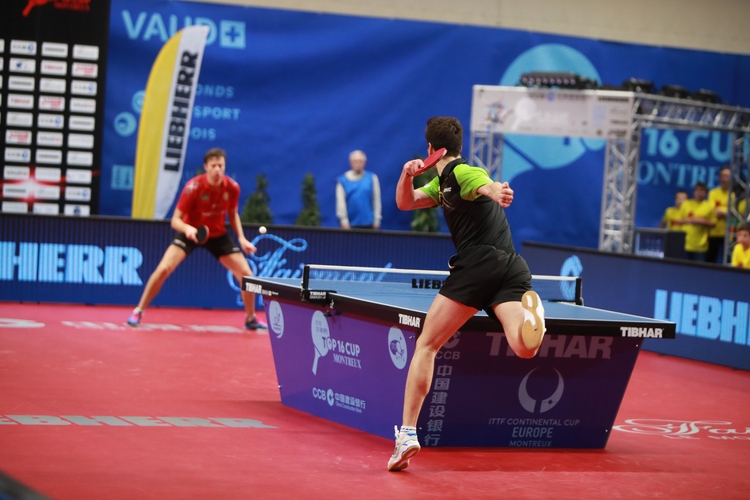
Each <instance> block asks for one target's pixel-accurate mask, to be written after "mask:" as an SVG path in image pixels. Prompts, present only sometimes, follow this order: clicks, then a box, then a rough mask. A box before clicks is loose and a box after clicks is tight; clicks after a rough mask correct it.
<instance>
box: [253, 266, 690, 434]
mask: <svg viewBox="0 0 750 500" xmlns="http://www.w3.org/2000/svg"><path fill="white" fill-rule="evenodd" d="M394 276H395V278H396V279H395V280H394V281H390V280H391V279H392V278H393V277H394ZM446 277H447V273H445V272H442V271H423V270H411V269H408V270H393V269H379V268H374V269H371V268H344V267H334V266H313V265H310V266H305V269H304V275H303V278H302V280H300V279H298V278H297V279H291V278H278V277H245V278H244V279H243V290H245V291H248V292H254V293H257V294H259V295H261V296H262V297H263V302H264V307H265V311H266V316H267V319H268V323H269V334H270V338H271V346H272V350H273V356H274V362H275V365H276V374H277V378H278V383H279V392H280V394H281V401H282V404H284V405H286V406H289V407H292V408H295V409H297V410H301V411H304V412H307V413H310V414H312V415H315V416H318V417H321V418H324V419H328V420H331V421H334V422H337V423H340V424H343V425H346V426H349V427H352V428H355V429H359V430H362V431H365V432H368V433H371V434H375V435H378V436H382V437H386V438H392V437H393V426H394V425H396V424H400V423H401V411H402V405H403V392H404V386H405V382H406V374H407V370H408V367H409V361H410V360H411V356H412V354H413V352H414V346H415V342H416V338H417V336H418V335H419V333H420V331H421V327H422V325H423V324H424V320H425V316H426V313H427V310H428V308H429V306H430V304H431V303H432V300H433V299H434V297H435V295H436V294H437V293H438V291H439V289H440V286H441V285H442V282H443V280H444V279H445V278H446ZM532 286H533V287H534V289H536V290H537V291H538V293H539V294H540V296H541V297H542V299H543V304H544V308H545V316H546V326H547V333H546V335H545V337H544V340H543V342H542V345H541V347H540V349H539V352H538V353H537V356H535V357H534V358H532V359H520V358H518V357H517V356H515V354H514V353H513V351H512V350H511V349H510V347H509V346H508V343H507V340H506V339H505V336H504V334H503V333H502V327H501V325H500V324H499V323H498V322H497V321H495V320H494V319H491V318H489V317H488V316H487V315H486V314H485V313H484V312H479V313H477V314H476V315H475V316H474V317H473V318H471V319H470V320H469V321H468V322H467V323H466V324H465V325H464V326H463V327H462V328H461V329H459V331H458V332H456V334H455V335H454V336H453V337H452V338H451V339H450V340H449V341H448V342H447V343H446V344H445V345H444V346H443V348H442V349H441V350H440V351H439V352H438V353H437V356H436V360H435V371H434V376H433V381H432V386H431V388H430V392H429V394H428V395H427V398H426V399H425V403H424V406H423V408H422V412H421V414H420V417H419V421H418V429H419V436H420V442H421V443H422V445H423V446H471V447H522V448H604V447H605V446H606V443H607V439H608V438H609V434H610V431H611V429H612V425H613V424H614V421H615V417H616V415H617V411H618V409H619V406H620V403H621V401H622V398H623V396H624V394H625V389H626V387H627V384H628V381H629V379H630V375H631V373H632V370H633V367H634V365H635V361H636V359H637V357H638V352H639V351H640V348H641V344H642V342H643V338H663V339H670V338H674V336H675V325H674V323H670V322H666V321H660V320H654V319H651V318H644V317H640V316H634V315H630V314H623V313H617V312H612V311H605V310H601V309H595V308H590V307H585V306H584V305H583V300H582V296H581V289H582V282H581V279H580V278H577V279H576V278H570V279H566V278H560V277H534V279H533V281H532ZM555 291H557V293H555Z"/></svg>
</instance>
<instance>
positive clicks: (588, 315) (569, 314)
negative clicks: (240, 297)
mask: <svg viewBox="0 0 750 500" xmlns="http://www.w3.org/2000/svg"><path fill="white" fill-rule="evenodd" d="M245 279H246V280H248V281H250V282H252V283H257V284H260V285H261V286H264V290H268V291H269V293H266V292H264V295H273V294H278V293H279V291H286V293H285V294H284V295H286V296H287V298H290V297H296V298H297V299H298V300H299V298H300V294H301V290H302V286H301V280H300V279H299V278H270V277H246V278H245ZM309 288H310V290H325V291H328V292H329V293H328V296H329V297H330V299H331V303H332V304H333V306H332V307H333V308H334V309H338V308H339V307H346V306H353V305H359V306H360V307H357V308H356V310H357V311H363V310H364V309H365V308H366V309H371V310H372V311H374V312H375V313H376V314H377V312H378V311H383V310H385V309H393V310H395V311H400V312H402V313H406V314H409V313H414V314H418V315H420V316H422V317H423V316H424V315H425V314H426V313H427V311H428V309H429V307H430V305H431V304H432V301H433V299H434V298H435V295H436V294H437V293H438V290H429V289H428V290H425V289H412V288H411V287H410V286H409V285H408V284H406V285H405V284H402V283H383V282H359V281H343V280H340V281H320V280H311V282H310V285H309ZM271 290H275V291H273V292H271ZM290 293H291V294H292V295H290ZM542 302H543V305H544V310H545V318H546V322H547V327H548V329H549V328H550V327H553V326H561V325H564V326H567V327H575V326H584V325H585V326H590V325H594V324H597V325H602V324H608V325H610V326H617V328H616V329H614V330H612V331H611V332H610V333H609V334H610V335H612V336H620V333H618V332H620V329H619V327H620V326H627V327H631V328H633V327H635V328H646V329H648V328H661V329H662V335H663V337H662V338H674V329H675V325H674V323H669V322H666V321H663V320H656V319H653V318H647V317H643V316H636V315H632V314H626V313H620V312H614V311H608V310H604V309H597V308H593V307H587V306H581V305H576V304H573V303H569V302H558V301H549V300H544V296H542ZM488 322H492V323H495V321H494V320H492V319H490V318H489V317H488V316H487V314H486V313H485V312H484V311H479V312H478V313H477V314H476V316H475V317H474V318H473V320H470V321H469V322H468V323H467V325H469V326H471V324H472V323H474V324H476V328H470V329H471V330H474V329H476V330H478V331H488V330H487V329H486V328H487V324H488ZM477 323H481V325H480V324H477ZM465 328H466V327H464V329H465ZM495 329H497V326H495Z"/></svg>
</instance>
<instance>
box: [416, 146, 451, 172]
mask: <svg viewBox="0 0 750 500" xmlns="http://www.w3.org/2000/svg"><path fill="white" fill-rule="evenodd" d="M446 152H447V150H446V149H445V148H440V149H438V150H437V151H435V152H434V153H432V154H431V155H430V156H428V157H427V158H425V159H424V165H422V166H421V167H419V168H418V169H417V170H416V172H414V177H416V176H418V175H419V174H423V173H425V172H426V171H428V170H429V169H431V168H432V167H434V166H435V164H436V163H437V162H439V161H440V160H442V159H443V156H445V153H446Z"/></svg>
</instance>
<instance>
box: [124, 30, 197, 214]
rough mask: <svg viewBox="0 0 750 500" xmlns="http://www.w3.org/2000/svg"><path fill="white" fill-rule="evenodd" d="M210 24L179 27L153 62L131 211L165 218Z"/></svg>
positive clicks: (140, 130)
mask: <svg viewBox="0 0 750 500" xmlns="http://www.w3.org/2000/svg"><path fill="white" fill-rule="evenodd" d="M208 32H209V28H208V27H207V26H190V27H187V28H185V29H183V30H180V31H178V32H177V33H175V35H174V36H173V37H172V38H170V39H169V40H168V41H167V43H165V44H164V47H162V49H161V51H160V52H159V55H158V56H157V57H156V60H155V61H154V65H153V67H152V68H151V74H150V75H149V77H148V83H147V84H146V92H145V94H144V96H143V107H142V110H141V120H140V123H139V125H138V143H137V146H136V152H135V178H134V180H133V207H132V216H133V217H134V218H138V219H163V218H165V217H166V216H167V213H168V212H169V209H170V208H171V206H172V203H173V202H174V199H175V196H176V194H177V190H178V188H179V185H180V180H181V177H182V167H183V164H184V160H185V152H186V150H187V144H188V139H189V137H190V118H191V116H192V114H193V103H194V102H195V87H196V85H197V83H198V75H199V74H200V67H201V62H202V60H203V52H204V50H205V46H206V37H207V36H208Z"/></svg>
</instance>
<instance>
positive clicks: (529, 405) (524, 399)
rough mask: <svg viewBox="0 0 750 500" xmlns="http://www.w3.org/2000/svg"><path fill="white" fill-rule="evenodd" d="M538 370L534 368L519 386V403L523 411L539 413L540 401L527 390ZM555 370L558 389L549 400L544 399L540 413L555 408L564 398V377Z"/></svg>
mask: <svg viewBox="0 0 750 500" xmlns="http://www.w3.org/2000/svg"><path fill="white" fill-rule="evenodd" d="M537 369H538V368H534V369H533V370H531V371H530V372H529V373H527V374H526V376H525V377H524V378H523V380H522V381H521V385H519V386H518V401H519V402H520V403H521V406H523V409H524V410H526V411H528V412H529V413H537V402H538V401H537V400H536V399H534V398H532V397H531V396H530V395H529V391H528V388H527V384H528V382H529V377H530V376H531V374H532V373H534V372H535V371H536V370H537ZM553 370H555V373H556V374H557V387H556V388H555V391H554V392H553V393H552V394H551V395H550V396H549V397H548V398H544V399H542V400H541V405H540V406H539V411H538V412H539V413H545V412H548V411H549V410H551V409H552V408H554V407H555V406H556V405H557V403H559V402H560V399H561V398H562V396H563V391H564V390H565V382H564V381H563V377H562V375H561V374H560V372H559V371H557V369H556V368H553Z"/></svg>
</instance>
